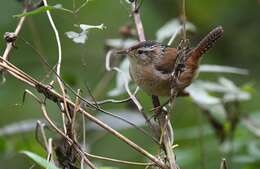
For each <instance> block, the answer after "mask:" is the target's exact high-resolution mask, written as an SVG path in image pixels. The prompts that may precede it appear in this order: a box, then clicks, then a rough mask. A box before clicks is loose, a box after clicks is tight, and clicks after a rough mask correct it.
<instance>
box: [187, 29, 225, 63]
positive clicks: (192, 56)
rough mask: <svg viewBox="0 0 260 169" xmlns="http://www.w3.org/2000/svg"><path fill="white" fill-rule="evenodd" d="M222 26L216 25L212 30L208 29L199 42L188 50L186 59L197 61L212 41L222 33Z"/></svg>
mask: <svg viewBox="0 0 260 169" xmlns="http://www.w3.org/2000/svg"><path fill="white" fill-rule="evenodd" d="M223 32H224V30H223V28H222V26H218V27H216V28H215V29H213V30H212V31H210V32H209V33H208V34H207V35H206V36H205V37H204V38H203V39H202V40H201V41H200V42H199V44H198V45H197V46H196V47H195V48H194V49H193V50H191V51H190V53H189V54H188V55H189V56H188V60H190V61H194V62H198V61H199V58H200V57H201V56H202V55H203V54H204V53H205V52H207V51H208V50H209V49H210V48H211V47H212V46H213V45H214V43H215V42H216V41H217V40H218V39H219V38H220V37H222V35H223Z"/></svg>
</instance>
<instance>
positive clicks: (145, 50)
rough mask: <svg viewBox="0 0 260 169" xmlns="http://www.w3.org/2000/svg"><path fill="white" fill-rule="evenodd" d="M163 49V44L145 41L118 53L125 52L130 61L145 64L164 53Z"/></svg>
mask: <svg viewBox="0 0 260 169" xmlns="http://www.w3.org/2000/svg"><path fill="white" fill-rule="evenodd" d="M164 49H165V46H164V45H162V44H160V43H158V42H153V41H145V42H140V43H138V44H136V45H134V46H132V47H130V48H128V49H127V50H124V51H122V52H118V53H124V54H127V55H128V58H129V60H130V62H132V63H135V64H140V65H147V64H150V63H154V61H155V60H156V59H159V58H160V57H161V56H162V54H163V53H164Z"/></svg>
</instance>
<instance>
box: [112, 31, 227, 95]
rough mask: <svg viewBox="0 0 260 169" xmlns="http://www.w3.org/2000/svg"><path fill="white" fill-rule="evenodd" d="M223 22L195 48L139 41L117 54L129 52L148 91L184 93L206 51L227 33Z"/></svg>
mask: <svg viewBox="0 0 260 169" xmlns="http://www.w3.org/2000/svg"><path fill="white" fill-rule="evenodd" d="M223 32H224V30H223V28H222V26H217V27H216V28H214V29H213V30H212V31H210V32H209V33H208V34H207V35H206V36H205V37H204V38H203V39H202V40H201V41H200V42H199V43H198V44H197V45H196V46H195V47H194V48H190V49H184V50H182V49H180V48H174V47H170V46H167V45H163V44H162V43H159V42H155V41H143V42H139V43H137V44H135V45H133V46H131V47H129V48H127V49H123V50H118V51H117V52H116V53H117V54H121V55H122V54H123V55H127V57H128V59H129V62H130V65H129V73H130V76H131V78H132V80H133V81H134V82H135V83H136V84H137V85H138V86H139V87H140V88H141V89H142V90H144V91H145V92H146V93H147V94H148V95H153V96H171V94H172V91H173V90H174V91H176V92H177V93H178V95H181V93H183V94H184V95H185V92H184V89H185V88H186V87H188V86H189V85H190V84H191V83H192V81H193V79H194V78H195V77H196V74H197V71H198V68H199V64H200V60H201V57H202V56H203V54H204V53H205V52H206V51H208V50H209V49H210V48H211V47H212V46H213V44H214V43H215V42H216V41H217V40H218V39H219V38H220V37H222V35H223Z"/></svg>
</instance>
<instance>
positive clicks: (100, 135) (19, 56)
mask: <svg viewBox="0 0 260 169" xmlns="http://www.w3.org/2000/svg"><path fill="white" fill-rule="evenodd" d="M49 3H50V4H51V5H55V4H57V3H61V4H62V5H63V7H64V8H68V9H72V1H70V0H67V1H61V0H53V1H50V2H49ZM81 3H82V1H80V0H76V4H77V6H79V5H80V4H81ZM0 4H1V5H0V11H1V12H0V13H1V15H0V35H1V36H3V34H4V33H5V32H7V31H13V30H14V28H15V27H16V24H17V21H18V20H17V18H14V17H13V15H15V14H19V13H21V11H22V6H21V4H20V3H19V2H17V1H14V0H10V1H1V2H0ZM180 6H181V1H180V0H160V1H155V0H153V1H152V0H150V1H148V0H144V2H143V5H142V8H141V16H142V20H143V24H144V29H145V34H146V37H147V39H151V40H152V39H155V32H156V31H157V30H158V29H159V28H160V27H161V26H162V25H164V24H165V23H166V22H167V21H169V20H171V19H173V18H176V17H178V16H179V15H180V11H181V10H180V9H181V7H180ZM127 7H128V6H127V4H126V3H125V2H124V1H120V0H92V1H90V2H89V3H88V4H87V5H86V6H85V7H84V8H83V9H82V10H81V11H80V13H79V14H78V17H76V18H75V17H74V16H73V15H70V14H68V13H65V12H62V11H55V10H54V11H52V15H53V18H54V21H55V24H56V26H57V29H58V30H59V33H60V37H61V42H62V53H63V61H62V77H63V78H64V80H65V81H66V82H68V83H69V84H70V85H71V86H72V87H73V88H74V89H77V88H81V89H83V90H84V91H86V85H88V86H89V87H90V88H91V89H92V90H94V89H95V87H96V85H97V84H98V83H99V81H100V80H101V79H102V77H103V76H104V74H105V66H104V65H105V64H104V63H105V52H106V51H105V47H104V46H105V40H106V39H108V38H121V36H120V35H119V33H118V29H119V27H120V26H122V25H124V24H126V23H129V22H130V23H131V20H132V18H130V17H129V12H130V11H129V9H127ZM186 11H187V12H186V13H187V18H188V20H189V21H190V22H192V23H193V24H194V25H195V26H196V28H197V32H196V33H195V34H191V35H190V34H189V38H190V39H191V42H192V44H195V42H197V41H198V40H199V39H200V37H202V36H203V35H204V34H205V33H206V32H208V31H209V30H211V29H212V28H213V27H214V26H217V25H222V26H223V27H224V30H225V33H224V38H222V40H220V41H219V42H218V43H217V45H216V46H215V47H214V48H213V49H212V50H211V51H210V52H209V53H207V54H206V57H204V59H203V61H202V63H207V64H218V65H229V66H234V67H240V68H246V69H248V70H249V71H250V74H249V75H248V76H240V75H232V76H230V75H229V76H228V77H229V78H230V79H232V80H233V81H234V82H235V83H236V84H237V85H238V86H242V85H244V84H245V83H250V84H252V85H253V87H254V90H253V92H252V99H251V100H249V101H246V102H242V103H241V105H240V108H241V112H243V113H245V114H257V113H258V112H260V105H259V100H260V94H259V92H258V91H259V89H260V87H259V86H258V85H259V83H260V76H259V74H260V69H259V66H260V65H259V64H260V46H259V44H260V19H259V18H260V1H259V0H250V1H242V0H239V1H238V0H229V1H227V0H219V1H212V0H211V1H209V0H196V1H187V2H186ZM77 23H84V24H89V25H99V24H101V23H104V25H105V26H106V27H107V29H105V30H102V31H101V30H93V31H90V32H89V36H88V40H87V42H86V44H84V45H79V44H75V43H73V42H72V41H71V40H70V39H68V38H67V37H66V36H65V32H67V31H72V30H73V31H77V28H76V27H75V26H74V24H77ZM19 37H22V38H24V39H25V40H27V41H29V42H31V43H32V44H33V45H34V46H35V48H37V49H38V50H39V51H40V52H41V54H42V55H44V56H46V58H47V59H48V62H49V63H50V64H51V65H54V64H55V63H56V61H57V55H58V53H57V47H56V41H55V36H54V33H53V31H52V29H51V27H50V24H49V21H48V19H47V16H46V14H45V13H41V14H38V15H34V16H29V17H28V18H27V19H26V23H25V25H24V26H23V28H22V31H21V34H20V35H19ZM16 45H17V47H18V48H17V49H14V50H13V51H12V53H11V61H12V63H15V64H16V65H17V66H18V67H19V68H21V69H22V70H24V71H25V72H27V73H28V74H30V75H32V76H33V77H35V78H36V79H38V80H40V81H41V80H43V79H44V77H45V75H46V74H47V73H48V69H47V68H46V66H44V65H43V63H42V62H41V60H40V59H39V56H37V54H36V53H35V52H34V51H33V50H32V49H31V48H30V47H29V46H28V45H26V44H25V43H24V42H23V41H22V40H21V38H18V41H17V43H16ZM0 48H1V53H3V51H4V49H5V42H4V40H1V41H0ZM220 76H222V75H221V74H217V75H216V74H214V75H212V76H211V74H202V75H201V76H199V78H200V79H216V78H218V77H220ZM6 79H7V81H6V83H4V84H3V85H1V86H0V115H1V118H0V128H3V127H4V126H7V125H8V124H11V123H17V122H19V121H22V120H29V119H34V120H35V119H43V116H42V114H41V111H40V106H39V105H38V104H37V103H36V102H35V101H34V100H33V99H32V98H30V97H27V98H26V100H25V103H24V104H23V103H22V96H23V93H24V89H27V88H29V89H30V90H32V91H34V89H32V88H30V87H29V86H27V85H25V84H24V83H22V82H20V81H18V80H17V79H14V78H13V77H11V76H9V75H6ZM114 86H115V82H114V80H112V81H110V82H109V83H108V84H107V85H106V88H105V90H104V91H103V93H102V95H100V96H99V98H98V99H104V98H106V97H107V96H106V91H108V90H110V89H112V88H113V87H114ZM124 97H126V95H123V96H120V97H119V98H124ZM139 98H140V100H141V102H142V103H145V105H146V106H145V107H146V108H151V106H152V105H151V101H150V98H149V97H148V96H146V95H145V94H144V93H142V92H141V94H139ZM129 107H131V106H129V105H127V104H125V105H122V106H120V105H116V107H115V106H113V105H110V106H107V107H106V108H107V109H113V110H114V109H117V108H120V109H121V110H127V109H130V108H129ZM48 108H49V112H50V114H51V115H52V116H53V117H54V118H57V119H60V117H59V115H58V114H59V113H58V111H57V108H56V106H55V105H52V104H50V106H49V107H48ZM172 120H173V121H172V122H173V126H174V130H175V131H176V132H175V143H176V144H178V145H179V147H178V148H176V156H177V161H178V164H179V165H180V167H181V168H183V169H184V168H185V169H187V168H205V169H206V168H207V169H213V168H214V169H217V168H219V165H220V161H221V158H222V157H227V158H228V159H229V157H230V155H227V154H223V152H222V151H221V150H220V149H221V147H222V148H223V145H220V143H219V141H218V140H217V138H216V136H215V135H214V132H213V131H212V129H211V128H210V126H209V124H208V122H207V120H206V118H205V117H204V116H203V115H202V114H201V112H200V110H199V109H198V108H197V106H195V105H194V104H193V103H192V101H191V99H190V98H180V99H178V100H177V104H176V108H175V113H174V115H173V116H172ZM258 121H259V122H260V119H259V120H258ZM87 123H89V122H88V121H87ZM121 131H122V133H124V134H125V135H127V136H129V137H130V138H132V139H133V140H135V141H136V142H137V143H138V144H139V145H142V146H144V147H145V148H147V149H148V150H150V151H151V152H153V153H156V152H157V148H156V146H155V145H154V144H153V143H152V141H151V140H150V138H147V137H145V136H143V135H142V134H140V133H139V132H137V131H136V130H135V129H126V130H121ZM88 136H89V137H88ZM87 142H89V144H88V147H89V151H90V152H92V153H93V154H98V155H106V156H110V157H115V158H120V159H124V160H132V161H142V160H143V157H142V156H140V155H139V154H138V153H136V152H135V151H133V150H132V149H131V148H129V147H128V146H127V145H126V144H124V143H122V142H120V141H119V140H118V139H116V138H115V137H113V136H111V135H110V134H108V133H106V132H104V131H97V130H90V131H88V132H87ZM251 144H254V145H255V147H254V148H251V149H250V145H251ZM241 145H242V146H241ZM236 146H238V147H239V146H240V147H239V148H237V150H236V152H235V153H234V154H233V155H234V156H236V155H240V156H238V157H237V160H233V161H232V162H231V160H230V161H228V164H229V167H230V168H232V169H235V168H236V169H258V168H260V158H259V157H260V140H259V137H256V136H255V135H254V134H252V133H250V132H249V131H248V130H247V129H246V128H245V126H243V125H241V124H239V126H238V129H237V130H236V132H235V139H234V149H236ZM248 147H249V148H248ZM251 147H252V146H251ZM20 150H30V151H32V152H35V153H38V154H41V155H45V154H44V151H43V149H42V147H41V146H40V145H39V144H38V143H37V141H36V140H35V138H34V131H31V132H21V133H18V134H17V133H16V134H11V135H0V168H1V169H10V168H13V169H14V168H29V167H30V166H31V165H32V164H33V162H32V161H31V160H29V159H28V158H26V157H24V156H23V155H21V154H19V153H18V152H19V151H20ZM250 150H251V151H253V152H250ZM230 159H232V158H230ZM95 161H96V162H97V163H98V164H99V165H100V166H115V167H117V168H129V169H130V168H131V169H133V168H143V167H136V166H126V165H118V164H114V163H110V162H104V161H98V160H95ZM35 168H37V166H35Z"/></svg>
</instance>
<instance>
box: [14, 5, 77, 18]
mask: <svg viewBox="0 0 260 169" xmlns="http://www.w3.org/2000/svg"><path fill="white" fill-rule="evenodd" d="M54 9H56V10H62V11H65V12H68V13H73V12H72V11H71V10H69V9H66V8H62V7H60V6H58V5H55V6H42V7H39V8H37V9H35V10H33V11H30V12H24V13H21V14H17V15H14V16H13V17H16V18H20V17H23V16H30V15H35V14H38V13H41V12H46V11H47V10H49V11H51V10H54Z"/></svg>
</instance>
